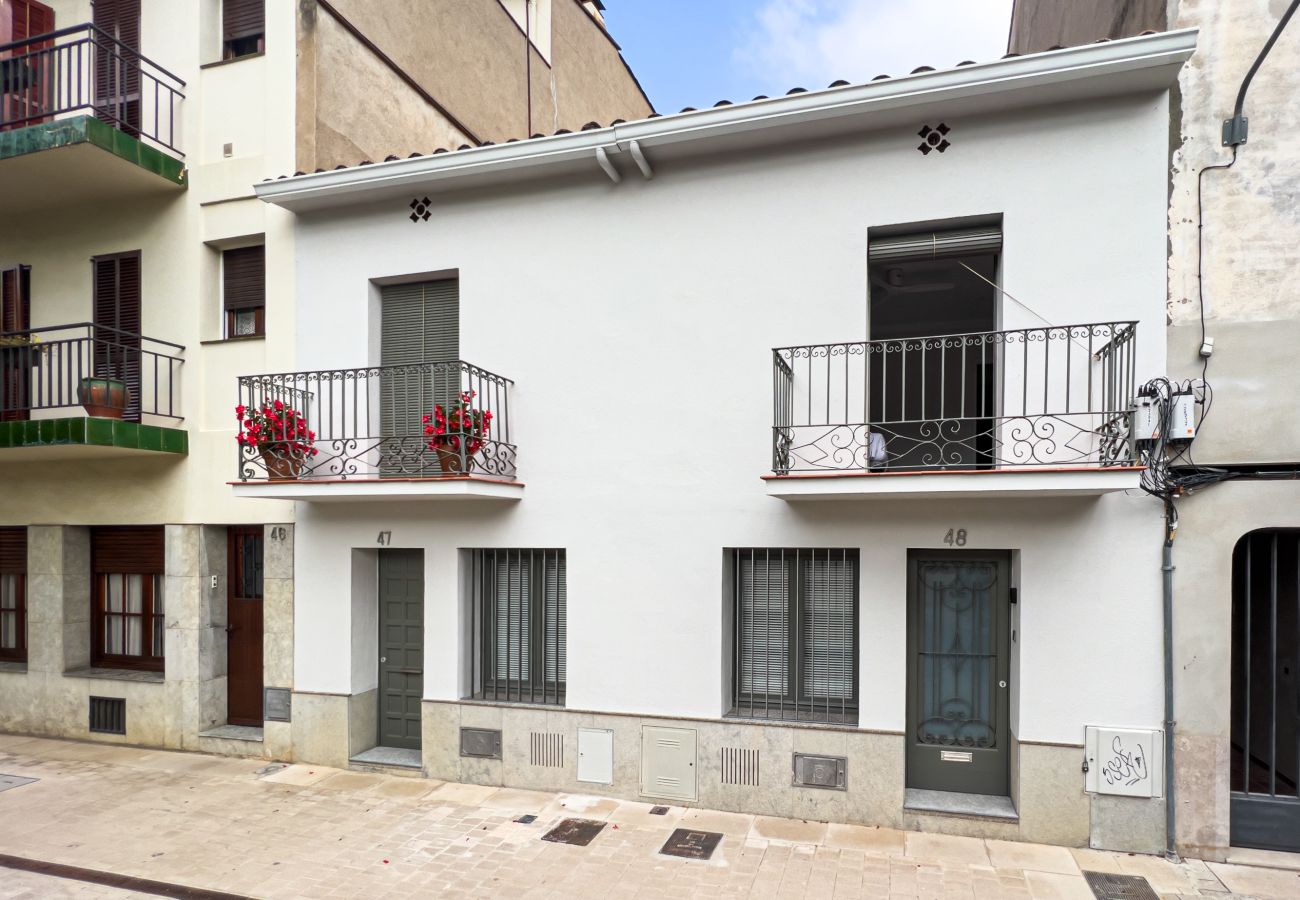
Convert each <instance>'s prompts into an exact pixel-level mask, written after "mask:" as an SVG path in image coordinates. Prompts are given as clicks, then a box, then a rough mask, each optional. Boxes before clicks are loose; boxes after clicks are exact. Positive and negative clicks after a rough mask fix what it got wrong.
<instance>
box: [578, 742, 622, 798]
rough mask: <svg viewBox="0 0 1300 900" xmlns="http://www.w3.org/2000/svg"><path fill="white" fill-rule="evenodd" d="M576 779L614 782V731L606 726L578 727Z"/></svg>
mask: <svg viewBox="0 0 1300 900" xmlns="http://www.w3.org/2000/svg"><path fill="white" fill-rule="evenodd" d="M578 780H579V781H586V782H588V783H589V784H613V783H614V732H612V731H610V730H609V729H608V728H579V729H578Z"/></svg>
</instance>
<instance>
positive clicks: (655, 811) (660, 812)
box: [650, 806, 668, 816]
mask: <svg viewBox="0 0 1300 900" xmlns="http://www.w3.org/2000/svg"><path fill="white" fill-rule="evenodd" d="M650 815H652V816H666V815H668V807H666V806H652V807H650Z"/></svg>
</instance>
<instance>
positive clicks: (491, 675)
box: [473, 549, 568, 704]
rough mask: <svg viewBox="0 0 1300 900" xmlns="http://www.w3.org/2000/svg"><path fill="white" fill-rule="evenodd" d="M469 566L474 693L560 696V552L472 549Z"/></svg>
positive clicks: (548, 699) (563, 651)
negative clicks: (471, 574) (472, 578)
mask: <svg viewBox="0 0 1300 900" xmlns="http://www.w3.org/2000/svg"><path fill="white" fill-rule="evenodd" d="M474 572H475V573H476V576H475V583H474V597H473V604H474V610H473V618H474V635H475V645H474V665H475V675H474V679H475V696H479V697H481V698H485V699H490V700H504V701H508V702H516V703H547V704H563V703H564V690H565V682H566V679H567V670H568V663H567V660H568V640H567V635H566V632H567V628H568V617H567V613H566V607H567V605H568V598H567V588H566V576H565V552H564V551H563V550H515V549H509V550H476V551H474Z"/></svg>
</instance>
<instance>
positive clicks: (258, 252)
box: [221, 247, 266, 310]
mask: <svg viewBox="0 0 1300 900" xmlns="http://www.w3.org/2000/svg"><path fill="white" fill-rule="evenodd" d="M221 266H222V282H223V295H224V299H223V302H224V303H225V308H226V309H228V310H229V309H254V308H256V307H259V306H265V305H266V248H265V247H240V248H239V249H238V250H227V251H226V252H225V253H223V254H222V255H221Z"/></svg>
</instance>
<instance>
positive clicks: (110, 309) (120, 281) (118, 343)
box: [91, 250, 142, 422]
mask: <svg viewBox="0 0 1300 900" xmlns="http://www.w3.org/2000/svg"><path fill="white" fill-rule="evenodd" d="M91 264H92V265H93V267H94V278H93V285H94V298H93V303H94V324H95V325H96V326H98V327H96V328H95V329H94V349H93V352H92V355H91V356H92V358H91V367H92V371H93V372H94V373H95V376H96V377H97V378H116V379H118V380H119V381H122V382H125V384H126V390H127V400H126V412H125V413H124V414H123V416H122V418H124V419H126V420H127V421H128V422H139V421H140V409H141V397H140V389H141V386H142V385H141V380H140V251H139V250H131V251H129V252H126V253H111V254H108V255H105V256H96V257H94V258H92V259H91Z"/></svg>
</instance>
